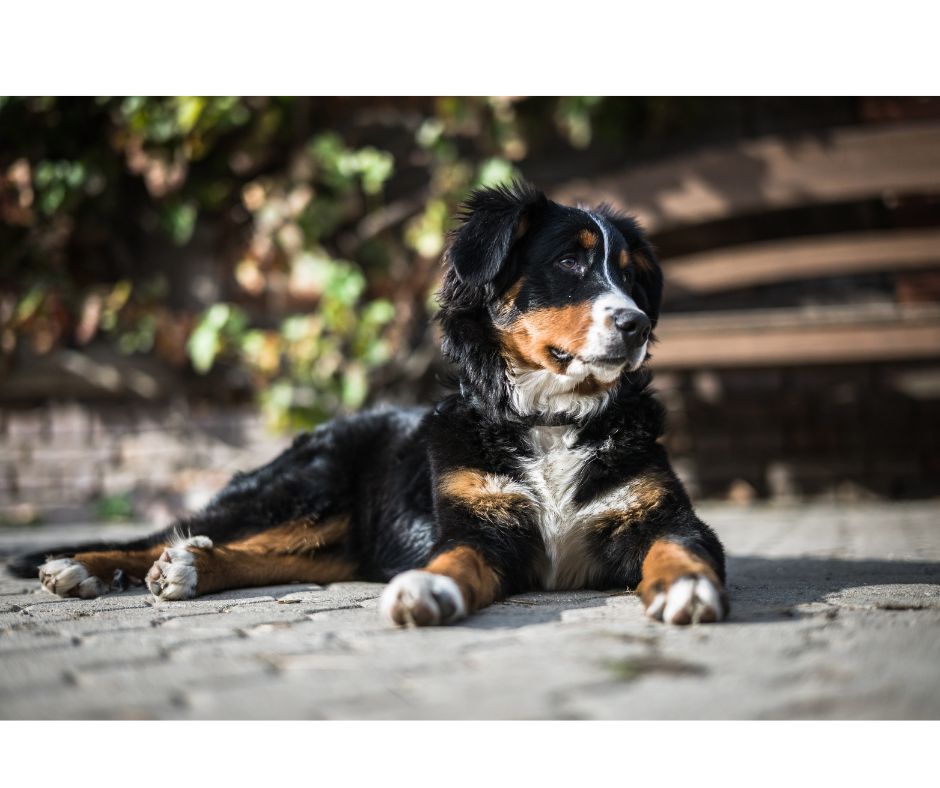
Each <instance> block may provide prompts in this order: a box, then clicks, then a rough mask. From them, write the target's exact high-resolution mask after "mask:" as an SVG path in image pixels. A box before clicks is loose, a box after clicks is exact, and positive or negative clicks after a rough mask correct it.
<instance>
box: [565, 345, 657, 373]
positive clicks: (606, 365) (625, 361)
mask: <svg viewBox="0 0 940 788" xmlns="http://www.w3.org/2000/svg"><path fill="white" fill-rule="evenodd" d="M645 351H646V345H645V344H644V345H643V347H642V348H639V349H637V350H635V351H632V352H630V353H607V354H604V355H598V356H581V355H578V354H575V353H569V352H568V351H567V350H562V349H561V348H560V347H557V346H555V345H549V346H548V353H549V355H551V357H552V358H553V359H555V360H556V361H557V362H559V363H560V364H565V365H568V364H570V363H571V362H572V361H579V362H581V364H583V365H584V366H585V367H593V368H595V369H603V370H606V371H608V374H609V373H612V372H614V371H617V370H620V369H622V368H623V367H626V366H628V367H630V369H631V370H635V369H636V368H637V367H639V366H640V364H641V363H643V359H644V358H645V356H646V352H645Z"/></svg>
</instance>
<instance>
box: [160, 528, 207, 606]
mask: <svg viewBox="0 0 940 788" xmlns="http://www.w3.org/2000/svg"><path fill="white" fill-rule="evenodd" d="M211 547H212V540H210V539H209V538H207V537H205V536H194V537H191V538H190V539H187V540H186V541H184V542H180V543H179V544H177V545H175V546H174V547H168V548H167V549H166V550H164V551H163V554H162V555H161V556H160V557H159V558H158V559H157V561H156V562H155V563H154V565H153V566H152V567H150V571H149V572H147V588H149V589H150V593H151V594H153V595H154V597H155V598H156V599H159V600H161V601H165V602H171V601H175V600H179V599H192V598H193V597H194V596H196V585H197V582H198V579H199V576H198V572H197V570H196V554H195V552H194V551H193V548H197V549H199V548H203V549H209V548H211Z"/></svg>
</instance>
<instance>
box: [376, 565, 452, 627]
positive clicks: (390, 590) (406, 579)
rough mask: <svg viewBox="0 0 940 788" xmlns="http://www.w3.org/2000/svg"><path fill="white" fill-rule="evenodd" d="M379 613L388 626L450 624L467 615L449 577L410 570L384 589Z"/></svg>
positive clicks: (393, 579) (394, 579) (395, 578)
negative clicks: (390, 624) (387, 622)
mask: <svg viewBox="0 0 940 788" xmlns="http://www.w3.org/2000/svg"><path fill="white" fill-rule="evenodd" d="M379 612H380V613H381V614H382V617H383V618H385V619H386V620H387V621H389V622H391V623H392V624H411V625H413V626H418V627H425V626H431V625H433V624H450V623H452V622H454V621H457V620H458V619H461V618H464V616H466V615H467V607H466V605H465V604H464V601H463V594H461V593H460V588H459V587H458V586H457V584H456V583H455V582H454V581H453V580H452V579H451V578H449V577H445V576H444V575H435V574H433V573H431V572H423V571H421V570H420V569H413V570H411V571H409V572H402V573H401V574H400V575H398V576H397V577H394V578H392V581H391V582H390V583H389V584H388V585H387V586H386V587H385V591H383V592H382V599H381V600H380V601H379Z"/></svg>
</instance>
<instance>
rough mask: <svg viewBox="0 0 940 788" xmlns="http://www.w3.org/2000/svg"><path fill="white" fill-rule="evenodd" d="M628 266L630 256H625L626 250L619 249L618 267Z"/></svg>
mask: <svg viewBox="0 0 940 788" xmlns="http://www.w3.org/2000/svg"><path fill="white" fill-rule="evenodd" d="M628 265H630V255H628V254H627V250H626V249H621V250H620V267H621V268H626V267H627V266H628Z"/></svg>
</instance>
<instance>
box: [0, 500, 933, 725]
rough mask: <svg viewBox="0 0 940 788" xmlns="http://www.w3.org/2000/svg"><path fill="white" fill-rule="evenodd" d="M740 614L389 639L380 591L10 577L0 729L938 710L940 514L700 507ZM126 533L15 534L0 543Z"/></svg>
mask: <svg viewBox="0 0 940 788" xmlns="http://www.w3.org/2000/svg"><path fill="white" fill-rule="evenodd" d="M700 513H701V514H702V516H703V518H704V519H706V520H707V521H708V522H710V523H712V524H713V525H714V526H715V527H716V529H717V530H718V533H719V534H720V536H721V537H722V539H723V540H724V542H725V545H726V547H727V548H728V550H729V553H730V559H729V580H730V591H731V599H732V605H733V611H732V616H731V619H730V620H729V621H728V622H726V623H724V624H721V625H718V626H713V625H702V626H695V627H689V628H667V627H664V626H663V625H661V624H658V623H654V622H652V621H648V620H647V619H646V618H645V617H644V616H643V614H642V611H641V608H640V605H639V602H638V600H637V599H636V598H635V597H634V596H633V595H632V594H629V593H623V592H621V593H617V592H614V591H606V592H598V591H592V592H579V593H536V594H525V595H522V596H517V597H513V598H511V599H509V600H507V601H505V602H504V603H502V604H498V605H495V606H493V607H492V608H490V609H488V610H486V611H484V612H482V613H481V614H479V615H477V616H475V617H474V618H472V619H470V620H468V621H466V622H464V623H462V624H460V625H458V626H454V627H450V628H441V629H424V630H413V629H412V630H395V629H392V628H389V627H387V626H385V625H384V624H383V623H382V622H381V621H380V620H379V619H378V615H377V612H376V605H377V598H378V596H379V593H380V592H381V586H380V585H375V584H369V583H341V584H336V585H333V586H329V587H319V586H315V585H309V584H300V585H290V586H278V587H273V588H263V589H251V590H244V591H237V592H229V593H223V594H215V595H212V596H208V597H203V598H201V599H197V600H193V601H190V602H168V603H154V602H153V601H152V600H151V598H150V596H149V595H148V594H146V593H144V592H143V591H141V590H132V591H128V592H125V593H123V594H115V595H111V596H107V597H103V598H100V599H97V600H88V601H85V600H76V599H59V598H57V597H53V596H51V595H49V594H47V593H45V592H43V591H42V590H41V589H40V588H39V583H38V581H30V580H19V579H14V578H11V577H9V576H8V575H5V574H3V575H2V579H0V717H2V718H6V719H24V718H39V719H54V718H119V719H128V718H183V719H189V718H313V719H321V718H327V719H336V718H382V719H399V718H435V719H436V718H555V719H606V718H758V719H767V718H850V719H854V718H933V719H936V718H938V717H940V504H938V503H936V502H927V503H924V502H921V503H909V504H908V503H905V504H877V505H874V504H866V505H859V506H829V505H812V506H805V507H792V508H781V507H774V508H761V507H758V508H731V507H727V506H702V507H700ZM103 530H104V531H107V532H108V533H115V534H116V533H124V532H126V533H128V534H132V533H139V532H140V529H139V528H134V527H120V528H119V527H117V526H97V527H96V526H80V525H74V526H68V527H56V528H51V527H36V528H32V529H18V530H13V529H4V530H2V531H0V551H2V552H3V553H5V554H9V553H11V552H13V551H15V550H20V549H22V548H25V547H35V546H37V545H40V546H41V545H44V544H50V545H51V544H53V543H55V542H57V541H60V540H62V538H63V533H66V534H67V537H66V538H68V539H75V538H83V537H84V536H86V535H94V534H100V533H101V531H103Z"/></svg>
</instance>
